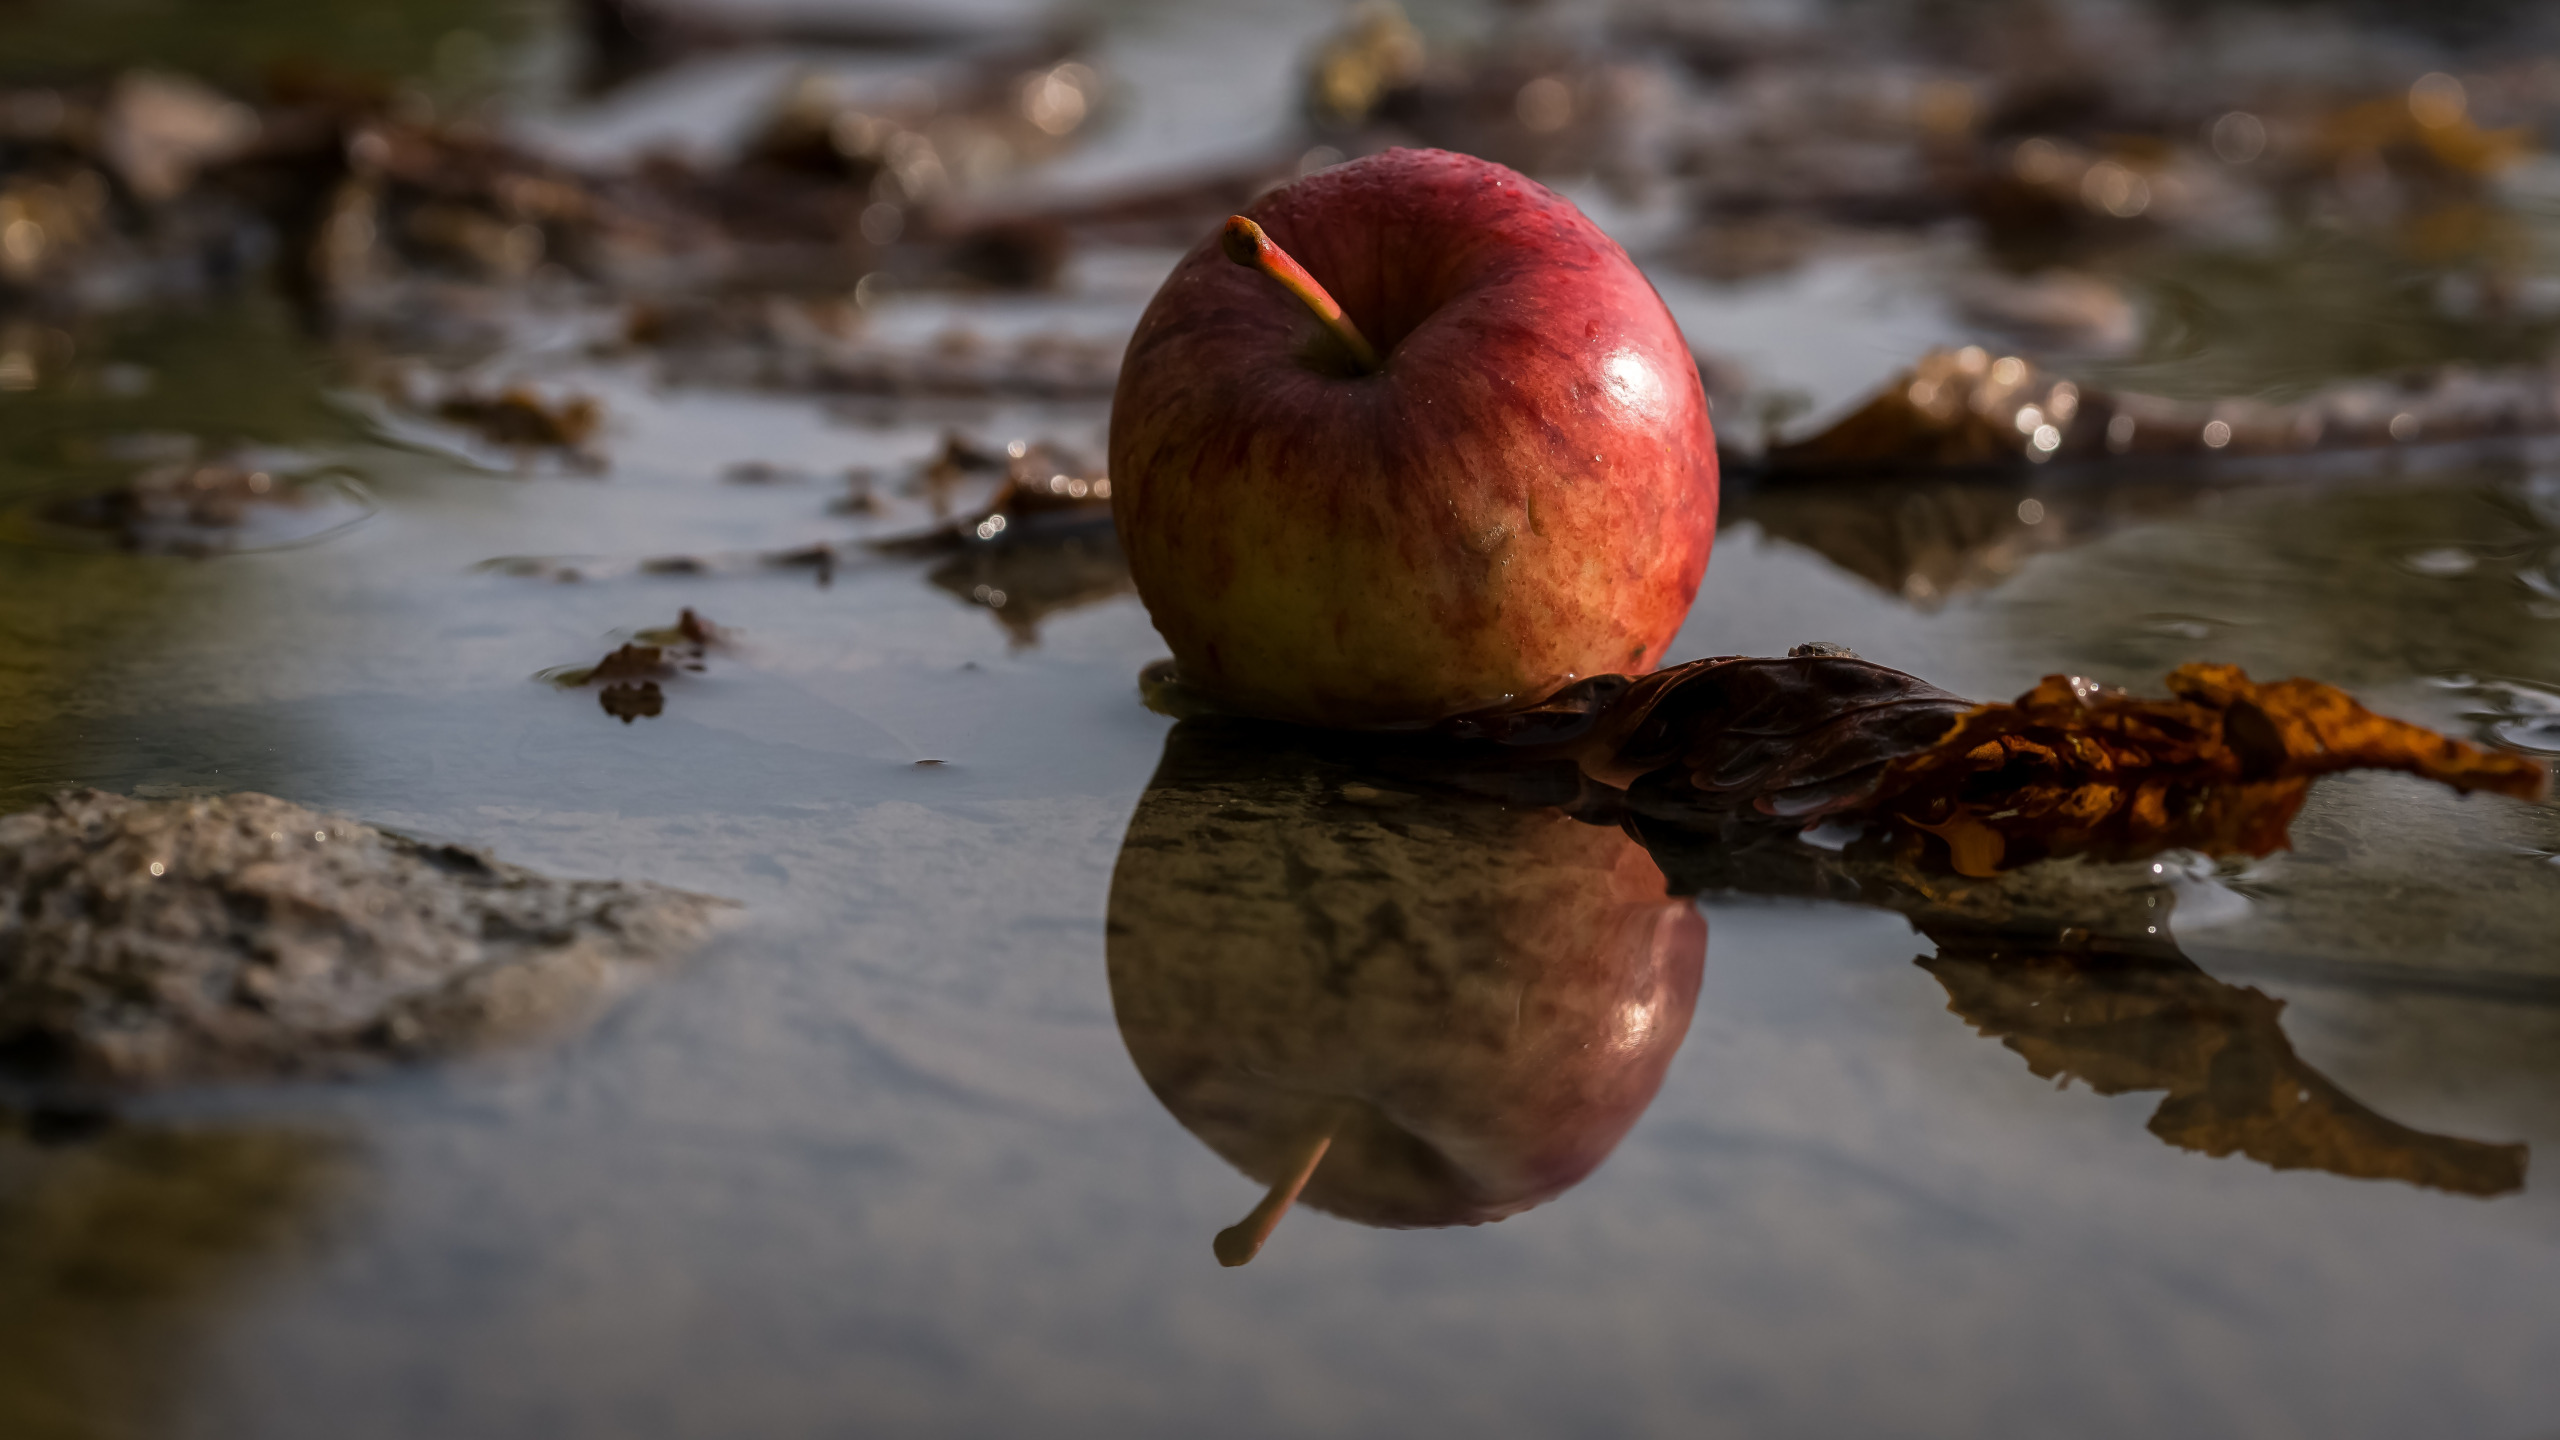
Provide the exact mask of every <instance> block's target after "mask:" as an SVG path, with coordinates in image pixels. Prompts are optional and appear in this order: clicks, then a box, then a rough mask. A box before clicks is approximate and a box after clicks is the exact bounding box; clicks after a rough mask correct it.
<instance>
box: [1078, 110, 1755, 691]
mask: <svg viewBox="0 0 2560 1440" xmlns="http://www.w3.org/2000/svg"><path fill="white" fill-rule="evenodd" d="M1239 262H1241V263H1239ZM1336 297H1339V303H1338V304H1337V303H1336ZM1110 455H1111V461H1110V469H1111V485H1112V492H1111V504H1112V513H1113V516H1114V519H1115V520H1116V522H1117V524H1118V526H1119V531H1120V537H1121V543H1122V545H1123V547H1124V548H1125V550H1126V551H1127V554H1128V560H1129V571H1130V574H1131V576H1132V577H1133V578H1134V579H1135V580H1136V582H1137V587H1138V594H1139V596H1140V597H1141V598H1142V599H1143V600H1144V601H1145V602H1146V605H1147V611H1148V613H1149V614H1150V615H1151V616H1153V617H1154V619H1155V623H1156V628H1157V629H1158V630H1159V631H1161V632H1162V633H1163V635H1164V638H1165V640H1166V641H1167V643H1169V644H1170V645H1171V646H1172V648H1173V654H1174V659H1175V661H1176V662H1177V663H1178V664H1179V666H1180V667H1181V672H1182V676H1183V678H1184V680H1185V681H1186V682H1188V683H1190V684H1191V685H1193V686H1196V687H1198V688H1200V689H1201V690H1203V691H1205V692H1207V693H1208V694H1210V695H1212V696H1215V697H1217V698H1218V699H1219V700H1220V702H1221V703H1222V704H1225V705H1227V706H1230V707H1232V708H1234V709H1237V710H1239V711H1242V712H1245V713H1250V714H1256V715H1263V716H1268V717H1271V718H1274V719H1282V720H1291V721H1296V722H1300V723H1307V724H1316V725H1329V726H1397V725H1410V724H1417V723H1427V722H1430V721H1433V720H1438V719H1441V718H1443V717H1445V716H1449V715H1453V714H1457V713H1460V712H1463V711H1468V710H1477V709H1483V708H1485V707H1488V706H1492V705H1499V704H1504V703H1507V702H1513V701H1523V702H1525V701H1534V700H1537V699H1541V698H1543V697H1544V696H1546V695H1547V694H1548V693H1550V692H1552V691H1554V690H1555V689H1557V688H1558V687H1560V686H1562V685H1564V684H1566V683H1568V682H1570V681H1572V680H1573V679H1575V678H1576V677H1579V676H1584V675H1592V674H1603V673H1610V672H1624V673H1631V674H1632V673H1641V672H1643V671H1645V670H1649V669H1652V668H1653V667H1654V666H1655V665H1656V664H1657V663H1659V662H1660V661H1661V659H1662V656H1663V651H1664V649H1665V647H1667V646H1668V645H1669V644H1670V642H1671V638H1672V635H1673V634H1674V632H1676V631H1677V630H1678V629H1679V627H1680V622H1681V620H1682V618H1683V617H1684V616H1685V615H1686V614H1687V613H1688V609H1689V602H1690V601H1691V600H1692V599H1693V598H1694V597H1695V596H1696V594H1697V589H1698V582H1699V579H1700V577H1702V576H1703V575H1704V574H1705V573H1706V565H1707V554H1708V551H1709V549H1710V548H1711V547H1712V546H1713V544H1714V540H1715V520H1716V456H1715V437H1714V434H1713V432H1712V431H1711V430H1710V429H1709V426H1708V417H1707V402H1706V395H1705V393H1704V391H1703V390H1702V389H1701V388H1700V386H1699V382H1698V368H1697V363H1696V361H1695V360H1694V359H1692V358H1691V356H1690V353H1689V347H1688V345H1687V343H1686V342H1685V341H1683V340H1682V338H1681V336H1680V328H1679V326H1678V325H1677V324H1675V323H1674V322H1673V321H1672V318H1671V314H1670V312H1669V311H1668V310H1666V309H1665V308H1664V307H1663V304H1662V299H1661V297H1660V296H1658V295H1657V294H1655V293H1654V290H1653V287H1652V285H1651V284H1650V283H1648V282H1647V281H1646V280H1645V278H1644V276H1643V274H1642V273H1641V272H1639V271H1638V270H1637V269H1636V267H1635V265H1634V264H1633V263H1632V262H1631V261H1629V260H1628V259H1627V256H1626V252H1625V251H1623V250H1621V249H1620V248H1619V247H1618V245H1617V243H1616V242H1615V241H1612V240H1611V239H1609V237H1608V236H1606V235H1604V234H1602V233H1601V232H1600V230H1599V228H1598V227H1597V226H1595V225H1593V224H1592V223H1591V221H1590V220H1589V219H1588V218H1586V217H1585V216H1584V215H1583V214H1582V212H1581V211H1579V210H1577V209H1575V208H1574V206H1573V204H1572V203H1571V202H1570V201H1568V200H1566V199H1564V198H1563V197H1562V196H1559V195H1557V194H1556V193H1555V192H1553V191H1551V190H1548V189H1547V188H1546V187H1544V186H1542V185H1539V184H1537V183H1535V182H1534V181H1531V180H1528V179H1526V178H1524V177H1523V176H1521V175H1519V174H1517V173H1516V172H1514V171H1511V170H1509V169H1506V168H1504V167H1503V166H1500V165H1496V164H1493V163H1491V162H1489V161H1484V160H1477V159H1473V158H1470V157H1468V156H1464V155H1453V154H1449V153H1447V152H1445V151H1439V150H1390V151H1387V152H1386V153H1384V154H1381V155H1373V156H1370V157H1368V158H1366V159H1362V160H1354V161H1351V162H1349V163H1347V164H1343V165H1337V166H1334V167H1332V168H1331V169H1327V170H1321V171H1318V172H1316V173H1315V174H1313V175H1310V176H1307V177H1306V178H1304V179H1302V180H1299V181H1297V182H1296V183H1294V184H1291V185H1288V186H1286V187H1283V188H1281V189H1279V190H1276V191H1273V192H1272V193H1271V194H1269V195H1267V196H1265V197H1263V198H1262V199H1261V200H1259V201H1257V202H1255V204H1254V205H1253V207H1252V208H1251V209H1250V210H1249V211H1248V212H1246V214H1244V215H1241V216H1237V217H1236V218H1235V219H1233V220H1230V221H1229V222H1228V225H1227V229H1226V230H1225V231H1224V232H1222V233H1221V234H1220V235H1218V236H1214V237H1211V238H1210V239H1208V240H1204V241H1203V242H1202V243H1201V244H1200V246H1199V247H1198V248H1196V249H1194V250H1193V251H1192V252H1191V253H1190V254H1189V255H1187V256H1186V257H1184V259H1183V260H1182V262H1181V263H1180V264H1179V265H1177V266H1176V267H1175V268H1174V271H1173V273H1172V275H1171V276H1169V277H1168V278H1167V279H1166V280H1165V282H1164V286H1163V288H1162V289H1161V290H1159V291H1157V293H1156V296H1155V299H1154V300H1153V301H1152V302H1150V303H1149V305H1148V306H1147V310H1146V314H1145V315H1144V316H1143V317H1142V318H1141V319H1140V320H1139V322H1138V328H1137V331H1136V333H1135V335H1134V336H1132V338H1131V339H1130V342H1129V349H1128V353H1127V356H1126V358H1125V359H1124V360H1123V362H1122V365H1121V371H1120V380H1119V387H1118V390H1117V392H1116V393H1115V395H1114V396H1113V399H1112V405H1111V443H1110Z"/></svg>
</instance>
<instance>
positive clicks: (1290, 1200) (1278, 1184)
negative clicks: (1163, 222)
mask: <svg viewBox="0 0 2560 1440" xmlns="http://www.w3.org/2000/svg"><path fill="white" fill-rule="evenodd" d="M1245 223H1246V224H1248V225H1250V224H1252V223H1253V222H1252V221H1249V220H1248V221H1246V222H1245ZM1332 1147H1333V1132H1332V1131H1331V1130H1327V1131H1325V1132H1324V1133H1323V1134H1321V1135H1318V1136H1317V1137H1316V1138H1315V1140H1314V1141H1313V1142H1312V1143H1310V1144H1309V1145H1308V1146H1307V1151H1306V1154H1305V1155H1304V1156H1302V1157H1300V1158H1299V1161H1298V1163H1297V1165H1296V1166H1295V1167H1293V1168H1292V1169H1291V1170H1290V1171H1289V1173H1288V1174H1286V1175H1283V1176H1281V1177H1280V1178H1279V1179H1278V1180H1276V1181H1274V1182H1272V1186H1271V1188H1270V1190H1268V1191H1266V1192H1265V1193H1264V1194H1263V1197H1262V1203H1261V1204H1259V1205H1256V1206H1254V1207H1253V1213H1251V1214H1249V1215H1247V1216H1245V1217H1244V1218H1243V1219H1241V1220H1239V1221H1237V1222H1236V1223H1234V1224H1233V1225H1230V1226H1228V1227H1227V1228H1226V1229H1224V1230H1221V1231H1219V1232H1218V1238H1217V1239H1216V1240H1213V1241H1211V1242H1210V1244H1209V1248H1210V1249H1212V1250H1214V1251H1216V1252H1217V1253H1218V1263H1219V1264H1221V1265H1224V1266H1226V1267H1227V1268H1228V1269H1230V1270H1232V1269H1234V1268H1235V1267H1237V1266H1238V1265H1241V1264H1243V1263H1244V1262H1246V1261H1247V1260H1250V1259H1252V1258H1253V1257H1254V1256H1256V1255H1259V1254H1261V1253H1262V1246H1263V1242H1265V1241H1267V1240H1269V1239H1270V1238H1271V1232H1272V1231H1274V1230H1277V1229H1279V1228H1280V1217H1281V1216H1283V1215H1286V1214H1288V1213H1289V1207H1290V1206H1292V1205H1295V1204H1296V1203H1298V1192H1299V1191H1301V1190H1304V1189H1306V1188H1307V1182H1308V1181H1309V1180H1312V1179H1314V1178H1315V1173H1316V1166H1317V1164H1318V1163H1319V1162H1321V1161H1322V1160H1323V1159H1324V1152H1325V1151H1327V1150H1329V1149H1331V1148H1332Z"/></svg>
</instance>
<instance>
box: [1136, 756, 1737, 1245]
mask: <svg viewBox="0 0 2560 1440" xmlns="http://www.w3.org/2000/svg"><path fill="white" fill-rule="evenodd" d="M1351 743H1352V742H1348V741H1343V740H1340V739H1339V738H1335V739H1329V740H1321V741H1320V740H1317V739H1316V738H1314V737H1311V736H1309V735H1308V734H1307V733H1306V732H1299V731H1291V730H1287V729H1283V728H1280V727H1274V726H1267V725H1261V724H1256V723H1252V722H1243V721H1232V720H1224V719H1215V718H1195V719H1191V720H1186V721H1184V722H1183V723H1182V724H1180V725H1178V726H1177V727H1175V729H1174V731H1173V733H1172V735H1171V736H1170V737H1169V738H1168V740H1167V741H1166V746H1165V755H1164V760H1163V763H1162V765H1161V766H1160V767H1159V768H1158V770H1157V772H1156V776H1155V779H1154V781H1153V782H1152V783H1151V784H1150V785H1149V787H1148V790H1147V793H1146V795H1145V797H1144V798H1143V799H1142V800H1140V801H1139V804H1138V810H1137V814H1136V815H1135V816H1134V817H1133V818H1132V819H1131V821H1130V824H1129V833H1128V838H1127V840H1126V841H1125V842H1124V844H1123V845H1122V847H1121V851H1120V861H1119V866H1118V868H1117V870H1116V872H1115V873H1114V875H1113V877H1112V885H1111V910H1110V922H1109V948H1110V969H1111V995H1112V1004H1113V1007H1114V1009H1115V1011H1116V1012H1117V1014H1118V1018H1119V1022H1120V1031H1121V1035H1122V1038H1123V1040H1124V1041H1125V1042H1126V1043H1127V1045H1128V1047H1129V1054H1130V1057H1131V1058H1132V1059H1133V1060H1135V1061H1136V1062H1137V1067H1138V1072H1139V1074H1140V1075H1142V1076H1143V1077H1144V1078H1145V1079H1146V1082H1147V1084H1148V1086H1149V1087H1150V1088H1151V1089H1153V1090H1154V1092H1155V1094H1156V1097H1157V1098H1158V1099H1159V1100H1161V1101H1162V1102H1163V1103H1164V1105H1165V1108H1166V1109H1168V1110H1170V1111H1172V1112H1173V1115H1174V1117H1175V1118H1176V1119H1177V1120H1179V1121H1181V1122H1182V1124H1183V1125H1184V1126H1185V1127H1186V1128H1187V1129H1189V1130H1190V1131H1191V1132H1192V1133H1193V1134H1194V1135H1197V1136H1198V1137H1199V1138H1200V1139H1201V1140H1203V1141H1204V1142H1206V1143H1207V1144H1208V1146H1209V1147H1210V1148H1211V1149H1212V1150H1215V1151H1216V1152H1218V1154H1219V1155H1221V1156H1223V1157H1225V1158H1226V1159H1227V1160H1228V1161H1229V1162H1231V1163H1232V1164H1234V1165H1235V1166H1236V1167H1237V1168H1238V1169H1240V1170H1242V1171H1243V1172H1244V1173H1245V1174H1246V1175H1248V1176H1250V1177H1252V1178H1253V1179H1254V1180H1256V1181H1259V1182H1261V1183H1262V1184H1264V1185H1266V1186H1269V1187H1270V1191H1269V1193H1268V1194H1267V1195H1266V1196H1265V1198H1264V1201H1263V1203H1262V1204H1261V1205H1260V1206H1258V1207H1257V1208H1256V1209H1255V1211H1254V1212H1253V1213H1252V1214H1251V1215H1249V1216H1247V1217H1246V1219H1245V1220H1244V1221H1242V1222H1241V1223H1239V1224H1238V1225H1236V1226H1233V1227H1231V1228H1229V1229H1228V1230H1227V1231H1226V1232H1224V1233H1222V1234H1221V1235H1220V1236H1219V1237H1218V1241H1217V1245H1216V1250H1217V1254H1218V1258H1219V1260H1220V1261H1221V1262H1223V1263H1225V1264H1228V1265H1240V1264H1243V1263H1244V1262H1245V1261H1246V1260H1248V1259H1250V1258H1252V1256H1253V1254H1254V1252H1255V1251H1256V1250H1258V1249H1259V1248H1260V1246H1261V1244H1262V1242H1263V1241H1264V1240H1265V1239H1267V1238H1268V1236H1269V1235H1270V1233H1271V1231H1272V1229H1273V1227H1275V1226H1276V1225H1277V1224H1278V1222H1279V1219H1280V1216H1281V1215H1282V1214H1283V1213H1285V1212H1286V1210H1287V1209H1288V1208H1289V1206H1290V1204H1291V1203H1292V1202H1293V1201H1297V1202H1300V1203H1304V1204H1307V1205H1310V1206H1313V1207H1315V1208H1317V1209H1319V1210H1324V1211H1327V1212H1329V1213H1332V1214H1334V1215H1338V1216H1341V1217H1343V1218H1344V1219H1348V1220H1354V1221H1358V1222H1360V1223H1362V1224H1367V1225H1379V1226H1391V1227H1418V1226H1445V1225H1478V1224H1482V1223H1484V1222H1486V1221H1492V1220H1500V1219H1502V1218H1504V1217H1505V1216H1508V1215H1515V1214H1518V1213H1519V1212H1521V1211H1523V1210H1526V1209H1529V1208H1530V1207H1532V1206H1534V1205H1538V1204H1541V1203H1543V1202H1545V1201H1547V1200H1551V1199H1553V1198H1555V1197H1556V1196H1557V1195H1559V1194H1562V1193H1563V1192H1564V1191H1565V1190H1567V1189H1570V1188H1571V1187H1572V1186H1573V1185H1574V1184H1576V1183H1577V1182H1579V1181H1580V1180H1582V1179H1583V1177H1585V1176H1587V1175H1589V1174H1590V1173H1591V1172H1592V1170H1593V1169H1595V1168H1596V1167H1598V1165H1599V1164H1600V1162H1601V1161H1602V1160H1604V1159H1606V1158H1607V1157H1608V1155H1609V1152H1610V1151H1611V1150H1612V1149H1614V1148H1615V1147H1616V1145H1617V1143H1618V1141H1619V1139H1620V1138H1621V1137H1622V1136H1624V1135H1625V1134H1626V1133H1627V1130H1628V1129H1629V1128H1630V1127H1631V1126H1633V1125H1634V1124H1635V1121H1636V1118H1637V1117H1638V1116H1639V1115H1641V1114H1643V1113H1644V1110H1645V1107H1646V1106H1647V1105H1648V1104H1650V1103H1651V1102H1652V1100H1653V1096H1654V1092H1655V1091H1656V1090H1658V1089H1659V1088H1660V1087H1661V1084H1662V1077H1663V1072H1664V1071H1665V1070H1666V1069H1667V1068H1668V1067H1669V1065H1670V1063H1671V1057H1672V1056H1673V1054H1674V1053H1675V1052H1677V1051H1678V1049H1679V1048H1680V1042H1681V1039H1682V1037H1683V1036H1684V1035H1686V1034H1687V1032H1688V1028H1689V1018H1690V1014H1691V1012H1692V1011H1693V1010H1694V1009H1695V1008H1696V1005H1697V999H1698V980H1699V974H1700V971H1701V969H1702V967H1703V965H1704V962H1705V959H1706V939H1707V932H1706V922H1705V920H1704V918H1703V917H1702V916H1701V915H1700V914H1699V912H1698V910H1697V908H1696V907H1695V906H1694V905H1692V904H1690V903H1689V902H1687V901H1685V900H1676V899H1672V898H1670V897H1669V896H1668V894H1667V892H1666V889H1665V886H1664V882H1663V876H1662V872H1661V870H1660V869H1658V868H1657V867H1656V866H1655V865H1654V863H1653V860H1652V859H1651V857H1649V856H1648V855H1647V854H1646V853H1645V851H1644V849H1643V847H1642V846H1640V845H1638V844H1636V843H1635V841H1633V840H1632V839H1630V838H1628V837H1627V835H1626V834H1625V833H1624V832H1622V831H1620V830H1618V829H1617V828H1615V827H1614V826H1608V827H1604V826H1596V825H1590V824H1585V823H1583V822H1581V821H1578V820H1576V819H1574V818H1572V817H1571V816H1570V815H1568V814H1566V813H1564V812H1563V811H1561V810H1558V809H1554V808H1550V807H1543V806H1532V805H1505V804H1501V803H1498V802H1495V801H1492V800H1486V799H1478V798H1473V797H1464V796H1451V795H1447V794H1442V793H1438V792H1429V791H1425V790H1423V789H1422V788H1421V787H1417V786H1412V785H1399V784H1398V783H1396V782H1394V781H1392V780H1387V779H1381V778H1379V777H1378V776H1377V775H1376V774H1375V773H1374V772H1370V771H1367V770H1364V769H1362V768H1361V767H1360V766H1359V765H1357V764H1356V763H1354V760H1353V759H1350V758H1345V757H1344V756H1343V755H1342V754H1339V753H1336V754H1331V755H1326V754H1318V753H1315V751H1314V750H1312V749H1310V748H1308V747H1310V746H1314V745H1319V744H1322V745H1329V746H1335V747H1340V746H1346V745H1349V744H1351Z"/></svg>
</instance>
